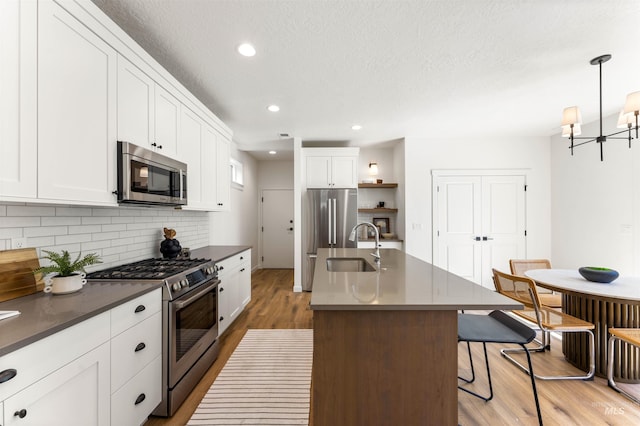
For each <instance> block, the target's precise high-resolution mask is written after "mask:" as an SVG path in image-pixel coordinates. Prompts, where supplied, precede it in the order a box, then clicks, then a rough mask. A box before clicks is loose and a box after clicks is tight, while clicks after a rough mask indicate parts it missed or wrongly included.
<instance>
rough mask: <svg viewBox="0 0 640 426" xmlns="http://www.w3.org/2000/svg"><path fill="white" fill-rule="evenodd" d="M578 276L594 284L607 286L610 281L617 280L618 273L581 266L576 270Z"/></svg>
mask: <svg viewBox="0 0 640 426" xmlns="http://www.w3.org/2000/svg"><path fill="white" fill-rule="evenodd" d="M578 272H579V273H580V275H582V276H583V277H584V279H585V280H587V281H593V282H594V283H604V284H608V283H610V282H611V281H613V280H615V279H616V278H618V275H619V274H618V271H614V270H613V269H609V268H598V267H594V266H583V267H582V268H580V269H578Z"/></svg>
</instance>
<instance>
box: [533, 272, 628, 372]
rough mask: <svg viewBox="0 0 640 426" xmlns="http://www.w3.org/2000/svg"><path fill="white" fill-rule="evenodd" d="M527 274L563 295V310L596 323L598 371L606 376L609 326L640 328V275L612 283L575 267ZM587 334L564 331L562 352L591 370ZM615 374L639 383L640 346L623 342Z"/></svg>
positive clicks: (623, 277) (615, 366) (537, 283)
mask: <svg viewBox="0 0 640 426" xmlns="http://www.w3.org/2000/svg"><path fill="white" fill-rule="evenodd" d="M525 275H526V276H527V277H529V278H531V279H532V280H534V281H535V283H536V285H538V286H540V287H543V288H546V289H549V290H553V291H556V292H560V293H561V294H562V311H563V312H565V313H567V314H569V315H573V316H574V317H577V318H580V319H583V320H585V321H589V322H591V323H593V324H594V325H595V330H594V334H595V354H596V359H595V364H596V372H595V374H596V375H597V376H600V377H607V357H608V354H607V339H608V337H609V332H608V331H609V328H612V327H616V328H640V277H633V276H619V277H618V278H617V279H615V280H614V281H612V282H610V283H598V282H592V281H588V280H586V279H585V278H583V277H582V276H581V275H580V273H579V272H578V270H576V269H532V270H529V271H526V272H525ZM583 334H584V333H564V334H563V337H562V351H563V353H564V356H565V358H566V359H567V361H569V362H570V363H571V364H573V365H575V366H576V367H578V368H580V369H581V370H584V371H588V369H589V360H588V354H589V350H588V345H589V341H588V339H587V336H586V335H583ZM620 345H621V346H620V348H619V350H617V351H616V355H615V356H616V359H615V360H614V363H613V364H614V377H615V379H616V381H620V382H623V383H640V349H638V348H637V347H635V346H631V345H628V344H626V343H624V342H620Z"/></svg>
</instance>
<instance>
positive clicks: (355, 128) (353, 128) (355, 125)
mask: <svg viewBox="0 0 640 426" xmlns="http://www.w3.org/2000/svg"><path fill="white" fill-rule="evenodd" d="M351 129H352V130H360V129H362V126H361V125H359V124H354V125H353V126H351Z"/></svg>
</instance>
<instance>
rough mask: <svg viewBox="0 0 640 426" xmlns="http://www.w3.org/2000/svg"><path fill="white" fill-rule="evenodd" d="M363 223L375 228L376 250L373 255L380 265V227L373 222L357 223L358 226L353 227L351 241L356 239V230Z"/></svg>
mask: <svg viewBox="0 0 640 426" xmlns="http://www.w3.org/2000/svg"><path fill="white" fill-rule="evenodd" d="M362 225H365V226H369V227H371V228H373V230H374V232H375V236H376V251H375V253H371V256H373V257H374V258H375V260H376V264H377V265H379V264H380V233H379V232H378V228H377V227H376V226H375V225H374V224H373V223H371V222H361V223H359V224H357V225H356V226H354V227H353V229H352V230H351V234H349V241H355V240H356V230H357V229H358V228H359V227H361V226H362Z"/></svg>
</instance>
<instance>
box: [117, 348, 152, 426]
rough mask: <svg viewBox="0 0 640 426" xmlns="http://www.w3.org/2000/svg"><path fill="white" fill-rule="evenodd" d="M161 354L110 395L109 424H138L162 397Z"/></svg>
mask: <svg viewBox="0 0 640 426" xmlns="http://www.w3.org/2000/svg"><path fill="white" fill-rule="evenodd" d="M161 369H162V356H161V355H159V356H157V357H156V358H155V359H154V360H153V361H151V362H150V363H149V364H148V365H147V366H146V367H144V368H143V369H142V370H141V371H140V372H139V373H138V374H136V375H135V376H133V377H132V378H131V380H129V381H128V382H127V383H126V384H125V385H124V386H122V387H121V388H120V389H118V391H117V392H116V393H114V394H113V395H111V424H112V425H113V426H119V425H140V424H142V423H143V422H144V421H145V420H146V419H147V417H148V416H149V414H150V413H151V412H152V411H153V410H154V408H156V406H157V405H158V404H159V403H160V400H161V399H162V370H161Z"/></svg>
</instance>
